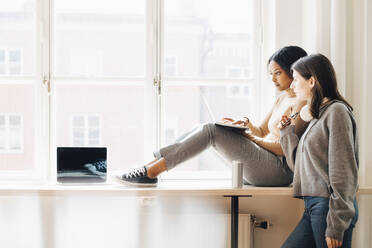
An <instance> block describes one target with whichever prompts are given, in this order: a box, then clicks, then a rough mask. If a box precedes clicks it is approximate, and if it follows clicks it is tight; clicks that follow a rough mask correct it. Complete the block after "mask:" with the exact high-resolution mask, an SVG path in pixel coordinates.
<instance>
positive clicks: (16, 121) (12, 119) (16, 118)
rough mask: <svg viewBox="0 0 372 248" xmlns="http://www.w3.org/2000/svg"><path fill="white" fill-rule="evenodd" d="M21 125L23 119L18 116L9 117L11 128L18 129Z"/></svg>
mask: <svg viewBox="0 0 372 248" xmlns="http://www.w3.org/2000/svg"><path fill="white" fill-rule="evenodd" d="M20 125H21V117H20V116H17V115H11V116H9V126H11V127H16V126H20Z"/></svg>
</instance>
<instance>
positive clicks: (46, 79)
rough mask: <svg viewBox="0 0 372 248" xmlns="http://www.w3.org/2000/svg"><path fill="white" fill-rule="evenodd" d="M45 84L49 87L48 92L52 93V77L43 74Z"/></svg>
mask: <svg viewBox="0 0 372 248" xmlns="http://www.w3.org/2000/svg"><path fill="white" fill-rule="evenodd" d="M43 85H46V86H47V87H48V94H49V93H50V77H49V76H43Z"/></svg>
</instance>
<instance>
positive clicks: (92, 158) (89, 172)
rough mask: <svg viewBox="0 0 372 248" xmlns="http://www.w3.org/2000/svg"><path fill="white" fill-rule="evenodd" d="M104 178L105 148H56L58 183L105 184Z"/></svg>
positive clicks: (105, 169) (105, 168)
mask: <svg viewBox="0 0 372 248" xmlns="http://www.w3.org/2000/svg"><path fill="white" fill-rule="evenodd" d="M106 176H107V148H106V147H57V181H58V182H62V183H63V182H69V183H89V182H105V181H106Z"/></svg>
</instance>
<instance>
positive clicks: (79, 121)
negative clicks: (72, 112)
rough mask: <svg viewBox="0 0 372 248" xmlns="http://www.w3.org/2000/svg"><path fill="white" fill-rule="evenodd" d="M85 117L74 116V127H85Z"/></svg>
mask: <svg viewBox="0 0 372 248" xmlns="http://www.w3.org/2000/svg"><path fill="white" fill-rule="evenodd" d="M84 123H85V122H84V116H74V117H73V125H74V127H84Z"/></svg>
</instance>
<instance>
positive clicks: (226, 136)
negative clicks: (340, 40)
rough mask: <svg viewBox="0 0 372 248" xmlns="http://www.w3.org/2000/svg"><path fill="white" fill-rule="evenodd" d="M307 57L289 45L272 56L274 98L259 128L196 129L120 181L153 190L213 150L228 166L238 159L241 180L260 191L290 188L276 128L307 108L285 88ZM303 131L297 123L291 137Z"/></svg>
mask: <svg viewBox="0 0 372 248" xmlns="http://www.w3.org/2000/svg"><path fill="white" fill-rule="evenodd" d="M306 55H307V54H306V52H305V51H304V50H303V49H302V48H300V47H296V46H289V47H284V48H282V49H280V50H278V51H277V52H276V53H274V54H273V55H272V56H271V57H270V59H269V61H268V68H269V73H270V75H271V76H272V81H273V83H274V86H275V87H276V89H277V91H278V97H277V99H276V101H275V104H274V106H273V107H272V109H271V111H270V112H269V113H268V115H267V117H266V118H265V120H264V121H263V123H262V124H261V125H260V126H254V125H253V124H252V123H251V122H250V121H249V119H248V118H244V119H242V120H238V121H234V120H232V119H229V118H225V119H224V121H226V122H232V123H235V124H239V125H244V126H247V127H249V130H250V132H249V133H239V132H236V131H233V130H231V129H228V128H225V127H220V126H217V125H215V124H214V123H208V124H203V125H200V126H198V127H196V128H195V129H193V130H191V131H190V132H188V133H186V134H185V135H183V136H182V137H180V138H179V139H178V140H176V141H175V142H174V143H173V144H171V145H169V146H166V147H163V148H162V149H160V150H159V151H156V152H154V155H155V157H156V159H155V160H154V161H152V162H150V163H148V164H147V165H145V166H143V167H140V168H135V169H132V170H130V171H129V172H128V173H125V174H123V175H122V176H121V177H120V180H121V181H122V182H124V183H126V184H129V185H135V186H138V185H139V186H155V185H156V184H157V182H158V179H157V176H158V175H159V174H160V173H162V172H164V171H166V170H170V169H172V168H174V167H175V166H177V165H178V164H180V163H182V162H184V161H186V160H188V159H190V158H192V157H194V156H196V155H198V154H199V153H201V152H202V151H204V150H206V149H207V148H209V147H211V146H212V147H213V148H214V149H216V150H217V152H219V153H220V154H221V155H222V156H224V157H225V158H226V159H227V160H229V161H230V162H231V161H234V160H239V161H241V162H242V163H243V177H244V179H245V180H246V181H247V182H248V183H250V184H253V185H261V186H284V185H289V184H290V183H291V182H292V177H293V173H292V172H291V171H290V170H289V168H288V166H287V164H286V161H285V159H284V157H283V151H282V148H281V146H280V143H279V135H280V134H279V129H278V128H277V125H278V123H279V121H280V119H281V117H282V115H283V114H288V113H290V112H291V111H292V110H294V111H296V110H298V111H299V109H301V107H302V106H303V105H304V104H305V102H304V101H302V102H299V101H298V100H297V99H296V98H295V97H294V94H293V91H292V90H291V89H290V88H289V87H290V85H291V83H292V75H291V73H290V68H291V65H292V64H293V63H294V62H295V61H296V60H298V59H299V58H301V57H304V56H306ZM304 130H305V123H304V122H303V121H302V120H300V118H298V119H297V120H296V130H295V132H296V134H297V135H298V136H301V134H302V133H303V131H304Z"/></svg>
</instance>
